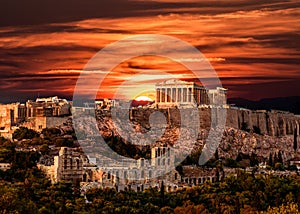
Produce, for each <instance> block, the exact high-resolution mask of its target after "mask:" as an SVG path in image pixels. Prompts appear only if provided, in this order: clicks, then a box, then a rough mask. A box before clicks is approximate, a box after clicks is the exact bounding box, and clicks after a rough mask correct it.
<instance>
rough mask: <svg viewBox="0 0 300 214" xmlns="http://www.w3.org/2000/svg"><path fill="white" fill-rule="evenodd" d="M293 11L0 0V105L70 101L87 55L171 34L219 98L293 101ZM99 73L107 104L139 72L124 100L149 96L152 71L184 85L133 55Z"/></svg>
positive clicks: (285, 7)
mask: <svg viewBox="0 0 300 214" xmlns="http://www.w3.org/2000/svg"><path fill="white" fill-rule="evenodd" d="M299 8H300V2H299V1H298V0H287V1H283V0H273V1H269V0H252V1H249V0H231V1H229V0H218V1H216V0H201V1H200V0H186V1H183V0H182V1H179V0H126V1H125V0H109V1H104V0H86V1H83V0H72V1H71V0H60V1H58V0H43V1H40V0H27V1H19V0H3V1H1V3H0V94H1V96H0V103H6V102H15V101H25V100H27V99H33V98H35V97H37V96H40V97H45V96H53V95H59V96H61V97H65V98H68V99H72V96H73V92H74V88H75V86H76V83H77V80H78V77H79V76H80V74H81V73H82V70H84V68H85V66H86V64H87V63H88V62H89V60H90V59H91V58H92V57H93V56H94V55H95V54H97V53H98V52H99V51H101V50H102V49H103V48H104V47H106V46H108V45H110V44H112V43H114V42H116V41H119V40H121V39H125V38H127V37H129V36H134V35H141V34H162V35H168V36H173V37H175V38H178V39H180V40H182V41H185V42H188V43H189V44H191V45H192V46H194V47H196V48H197V49H198V50H199V51H200V52H201V53H202V54H203V55H204V56H205V58H206V59H207V60H208V61H209V62H210V63H211V65H212V66H213V68H214V70H215V71H216V73H217V75H218V77H219V78H220V80H221V83H222V85H223V87H225V88H227V89H228V97H229V98H234V97H240V98H245V99H251V100H259V99H262V98H272V97H288V96H300V72H299V59H300V58H299V54H300V43H299V34H300V23H299V20H300V19H299V18H300V9H299ZM132 48H133V49H134V48H138V47H134V46H133V47H132ZM105 72H106V73H107V74H108V75H107V76H106V77H105V81H104V83H103V84H102V85H101V87H99V93H98V94H99V96H101V97H114V95H115V93H116V91H118V90H119V91H120V89H122V90H121V91H123V88H122V87H123V86H124V82H126V81H127V80H128V78H132V77H134V76H135V75H139V74H143V75H144V79H143V80H142V81H141V79H139V78H136V79H134V78H133V80H134V81H131V82H130V81H129V82H127V84H129V83H130V84H134V85H135V86H136V92H135V93H136V94H135V95H134V94H131V95H129V96H128V97H127V98H128V99H131V98H133V97H135V96H136V95H138V94H139V93H141V91H139V90H141V89H143V87H144V91H149V93H151V87H152V90H153V86H154V84H155V82H159V81H161V80H162V79H164V78H165V77H162V76H161V75H160V74H159V75H157V76H156V77H154V76H153V73H155V72H158V73H159V72H163V73H167V74H168V75H174V74H176V75H175V77H176V78H178V79H185V80H193V76H192V75H189V74H190V71H189V70H187V68H186V67H184V66H183V65H181V64H180V63H178V62H174V61H173V60H171V59H165V58H161V57H154V56H137V57H135V58H132V59H129V60H127V61H126V62H122V63H121V64H119V65H116V67H115V68H114V69H113V70H111V71H105ZM147 72H148V74H147ZM147 75H148V76H147ZM151 75H152V76H151ZM150 76H151V77H150ZM160 77H162V78H161V79H160ZM147 78H148V79H149V81H148V82H146V81H145V80H146V79H147ZM131 80H132V79H131ZM125 89H126V87H125ZM147 93H148V92H147Z"/></svg>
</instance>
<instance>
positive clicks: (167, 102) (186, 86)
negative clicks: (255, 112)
mask: <svg viewBox="0 0 300 214" xmlns="http://www.w3.org/2000/svg"><path fill="white" fill-rule="evenodd" d="M155 89H156V98H155V103H156V104H157V106H158V107H172V106H199V105H212V104H216V103H218V104H221V105H223V104H226V92H227V90H226V89H224V88H221V87H217V88H216V89H214V90H207V89H206V88H205V87H203V86H199V85H197V84H196V83H195V82H186V81H182V80H167V81H164V82H161V83H157V84H156V85H155Z"/></svg>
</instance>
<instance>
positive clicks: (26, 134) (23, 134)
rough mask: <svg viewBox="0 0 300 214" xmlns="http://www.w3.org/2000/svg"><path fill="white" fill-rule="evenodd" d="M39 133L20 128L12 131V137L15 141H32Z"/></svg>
mask: <svg viewBox="0 0 300 214" xmlns="http://www.w3.org/2000/svg"><path fill="white" fill-rule="evenodd" d="M39 136H40V135H39V133H38V132H36V131H34V130H33V129H28V128H27V127H20V128H18V129H17V130H15V131H14V133H13V135H12V137H13V139H16V140H23V139H33V138H36V137H39Z"/></svg>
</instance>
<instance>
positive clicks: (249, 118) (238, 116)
mask: <svg viewBox="0 0 300 214" xmlns="http://www.w3.org/2000/svg"><path fill="white" fill-rule="evenodd" d="M156 110H157V109H133V110H132V112H131V114H130V115H131V119H132V120H134V121H137V122H140V123H141V124H145V125H146V126H147V125H149V123H148V118H149V116H150V115H151V113H153V112H154V111H156ZM158 111H160V112H162V113H163V114H164V115H165V118H166V120H167V121H168V122H169V124H172V125H174V126H180V124H181V116H180V115H181V113H180V112H181V111H185V109H176V108H173V109H159V110H158ZM212 112H214V114H212ZM223 114H226V126H227V127H231V128H235V129H240V130H244V131H248V132H254V133H258V134H263V135H269V136H277V137H281V136H286V135H292V134H294V131H295V128H296V131H297V133H298V135H300V130H299V124H300V116H298V115H294V114H292V113H289V112H283V111H275V110H272V111H265V110H257V111H253V110H249V109H242V108H229V109H226V110H225V111H224V109H211V108H200V109H199V118H200V119H199V121H200V128H201V129H209V128H210V127H211V125H215V124H216V123H217V121H218V120H220V118H222V115H223ZM212 115H214V117H212Z"/></svg>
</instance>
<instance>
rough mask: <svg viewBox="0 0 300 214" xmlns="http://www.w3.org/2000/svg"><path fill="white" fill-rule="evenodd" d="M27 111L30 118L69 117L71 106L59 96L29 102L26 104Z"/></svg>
mask: <svg viewBox="0 0 300 214" xmlns="http://www.w3.org/2000/svg"><path fill="white" fill-rule="evenodd" d="M26 111H27V112H26V116H27V117H28V118H30V117H54V116H68V115H70V114H71V104H70V103H69V102H68V101H67V100H65V99H60V98H58V97H57V96H55V97H49V98H37V99H36V101H31V100H28V101H27V102H26Z"/></svg>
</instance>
